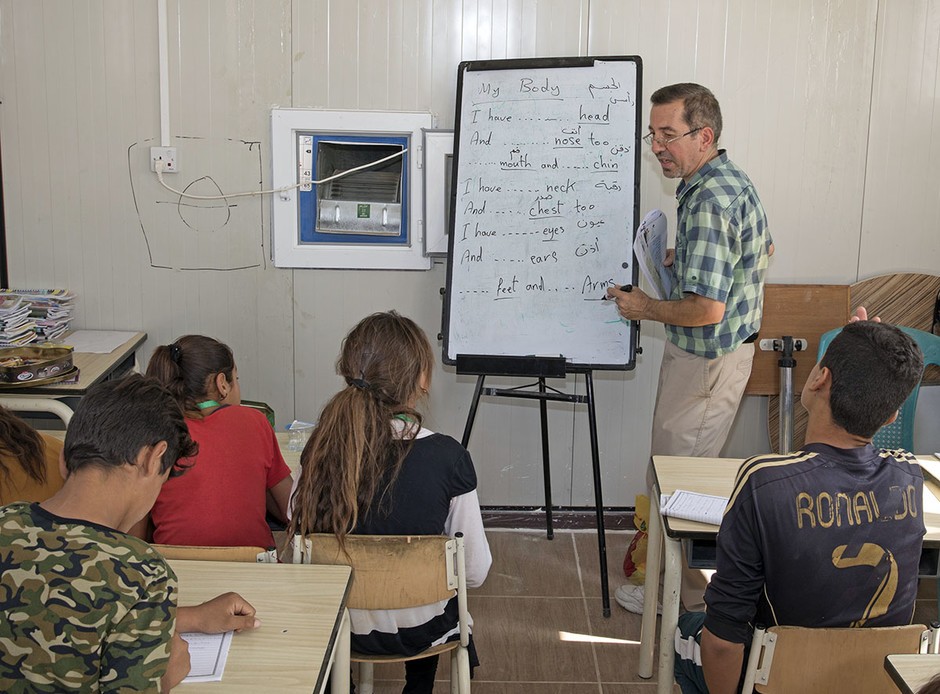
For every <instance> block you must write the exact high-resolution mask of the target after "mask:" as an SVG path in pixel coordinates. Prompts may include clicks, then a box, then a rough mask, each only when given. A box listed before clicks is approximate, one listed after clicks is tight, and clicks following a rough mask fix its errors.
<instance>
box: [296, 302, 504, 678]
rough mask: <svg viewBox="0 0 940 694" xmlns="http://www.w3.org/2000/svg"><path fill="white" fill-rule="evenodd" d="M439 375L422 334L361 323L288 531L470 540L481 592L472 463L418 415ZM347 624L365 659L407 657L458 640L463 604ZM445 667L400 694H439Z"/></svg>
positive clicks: (483, 569)
mask: <svg viewBox="0 0 940 694" xmlns="http://www.w3.org/2000/svg"><path fill="white" fill-rule="evenodd" d="M433 365H434V357H433V355H432V352H431V345H430V344H429V343H428V339H427V337H426V336H425V334H424V332H423V331H422V330H421V328H419V327H418V326H417V325H416V324H415V323H414V322H413V321H411V320H409V319H408V318H405V317H403V316H400V315H398V314H397V313H396V312H394V311H391V312H388V313H375V314H373V315H371V316H368V317H367V318H364V319H363V320H362V321H360V322H359V324H358V325H357V326H356V327H355V328H353V329H352V331H351V332H350V333H349V334H348V335H347V336H346V338H345V339H344V341H343V347H342V353H341V355H340V358H339V362H338V363H337V371H338V372H339V374H340V375H341V376H342V377H343V378H344V379H345V380H346V387H345V388H344V389H343V390H341V391H340V392H339V393H337V394H336V395H334V396H333V398H332V399H331V400H330V401H329V402H328V403H327V404H326V406H325V407H324V408H323V412H322V414H321V415H320V421H319V424H318V425H317V427H316V428H315V429H314V431H313V433H312V435H311V437H310V440H309V441H308V442H307V445H306V447H305V448H304V451H303V453H302V454H301V460H300V462H301V473H300V476H299V478H298V481H297V485H296V487H297V488H296V491H295V493H294V495H293V499H292V502H291V508H292V512H293V517H292V519H291V525H290V532H291V533H292V534H295V533H300V534H301V535H307V534H308V533H312V532H327V533H333V534H335V535H336V536H337V538H339V541H340V543H341V544H342V542H343V539H344V538H345V537H346V535H347V534H348V533H350V532H351V533H354V534H364V535H440V534H444V535H451V536H453V535H454V534H456V533H458V532H461V533H463V534H464V537H465V547H466V557H467V585H468V586H471V587H475V586H478V585H480V584H481V583H483V580H484V579H485V578H486V574H487V572H488V571H489V567H490V564H491V563H492V557H491V556H490V549H489V544H488V543H487V541H486V536H485V535H484V534H483V520H482V517H481V515H480V502H479V499H478V498H477V492H476V486H477V479H476V471H475V470H474V469H473V462H472V461H471V460H470V454H469V453H467V451H466V449H464V448H463V446H461V445H460V444H459V443H457V442H456V441H455V440H454V439H452V438H450V437H449V436H445V435H443V434H435V433H433V432H431V431H428V430H427V429H425V428H424V427H422V426H421V424H422V417H421V414H420V413H419V412H418V411H417V409H415V408H416V404H417V402H418V400H419V399H421V398H423V397H425V396H426V395H427V393H428V387H429V386H430V381H431V369H432V367H433ZM350 619H351V622H352V632H353V633H352V644H353V648H354V649H355V650H356V651H359V652H361V653H370V654H395V655H410V654H414V653H418V652H420V651H423V650H425V649H426V648H428V647H429V646H432V645H436V644H439V643H444V642H446V641H452V640H455V639H457V638H459V632H458V630H457V622H458V615H457V598H456V597H455V598H453V599H451V600H450V601H446V602H443V603H439V604H433V605H425V606H422V607H419V608H414V609H406V610H392V611H378V610H373V611H367V610H350ZM472 645H473V642H472V641H471V647H472ZM437 660H438V658H437V656H432V657H429V658H422V659H419V660H412V661H408V662H406V663H405V678H406V682H405V688H404V690H403V691H404V692H431V691H432V690H433V686H434V674H435V672H436V670H437ZM471 664H472V665H475V664H476V657H475V653H474V652H473V649H472V648H471Z"/></svg>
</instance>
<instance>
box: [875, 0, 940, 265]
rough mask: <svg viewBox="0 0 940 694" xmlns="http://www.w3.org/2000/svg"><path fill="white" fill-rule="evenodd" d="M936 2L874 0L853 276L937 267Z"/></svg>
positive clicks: (939, 85) (939, 7)
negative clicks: (865, 157) (865, 159)
mask: <svg viewBox="0 0 940 694" xmlns="http://www.w3.org/2000/svg"><path fill="white" fill-rule="evenodd" d="M938 79H940V2H937V1H936V0H920V1H916V2H913V1H912V2H882V3H881V6H880V8H879V13H878V43H877V51H876V53H875V80H874V85H873V88H872V110H871V130H870V136H869V138H868V142H869V166H868V170H867V174H868V175H867V179H866V182H865V205H864V216H863V218H862V232H861V239H862V248H861V253H860V255H859V259H858V265H859V278H860V279H864V278H867V277H872V276H875V275H880V274H885V273H888V272H928V273H932V274H938V273H940V195H938V186H937V180H938V179H940V109H938V108H937V105H938V99H940V81H938Z"/></svg>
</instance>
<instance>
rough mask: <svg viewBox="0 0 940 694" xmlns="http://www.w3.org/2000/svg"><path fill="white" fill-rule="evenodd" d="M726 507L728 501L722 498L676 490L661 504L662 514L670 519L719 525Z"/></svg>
mask: <svg viewBox="0 0 940 694" xmlns="http://www.w3.org/2000/svg"><path fill="white" fill-rule="evenodd" d="M727 505H728V499H727V498H726V497H723V496H713V495H711V494H699V493H698V492H690V491H687V490H685V489H677V490H676V491H675V492H673V493H672V494H670V495H669V499H668V500H667V501H666V502H665V503H664V504H662V513H663V515H664V516H670V517H672V518H682V519H683V520H690V521H697V522H699V523H709V524H711V525H721V518H722V516H724V514H725V507H726V506H727Z"/></svg>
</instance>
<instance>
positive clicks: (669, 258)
mask: <svg viewBox="0 0 940 694" xmlns="http://www.w3.org/2000/svg"><path fill="white" fill-rule="evenodd" d="M674 262H676V249H675V248H667V249H666V257H665V258H663V267H672V264H673V263H674Z"/></svg>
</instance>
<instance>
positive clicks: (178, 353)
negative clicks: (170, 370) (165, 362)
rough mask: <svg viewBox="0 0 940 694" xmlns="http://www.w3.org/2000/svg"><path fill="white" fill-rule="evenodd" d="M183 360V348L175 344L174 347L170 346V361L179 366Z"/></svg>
mask: <svg viewBox="0 0 940 694" xmlns="http://www.w3.org/2000/svg"><path fill="white" fill-rule="evenodd" d="M182 358H183V348H182V347H180V346H179V344H178V343H176V342H174V343H173V344H172V345H170V359H172V360H173V363H174V364H179V363H180V360H181V359H182Z"/></svg>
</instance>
